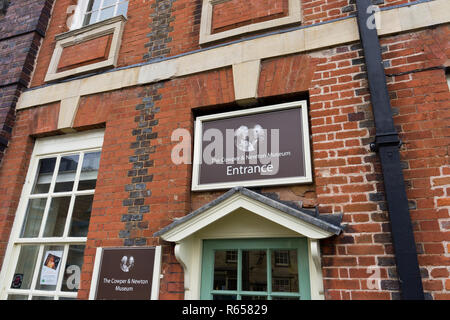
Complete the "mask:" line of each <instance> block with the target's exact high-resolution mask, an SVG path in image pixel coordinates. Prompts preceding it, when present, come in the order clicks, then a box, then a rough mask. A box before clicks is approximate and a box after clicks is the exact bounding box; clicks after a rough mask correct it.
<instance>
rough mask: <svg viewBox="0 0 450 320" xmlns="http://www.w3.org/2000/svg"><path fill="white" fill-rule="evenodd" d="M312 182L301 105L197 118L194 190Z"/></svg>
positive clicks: (282, 105) (307, 141)
mask: <svg viewBox="0 0 450 320" xmlns="http://www.w3.org/2000/svg"><path fill="white" fill-rule="evenodd" d="M311 181H312V177H311V160H310V150H309V129H308V115H307V108H306V102H305V101H301V102H296V103H286V104H280V105H275V106H268V107H262V108H255V109H250V110H244V111H238V112H229V113H222V114H219V115H211V116H203V117H199V118H197V121H196V136H195V151H194V173H193V186H192V189H193V190H208V189H225V188H230V187H234V186H258V185H276V184H293V183H302V182H303V183H307V182H311Z"/></svg>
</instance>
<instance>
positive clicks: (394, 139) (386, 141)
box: [370, 132, 403, 152]
mask: <svg viewBox="0 0 450 320" xmlns="http://www.w3.org/2000/svg"><path fill="white" fill-rule="evenodd" d="M402 144H403V142H402V140H400V138H399V136H398V134H397V133H396V132H395V133H387V134H380V135H378V134H377V135H376V136H375V141H374V142H371V143H370V151H372V152H378V150H380V147H385V146H392V145H394V146H395V145H396V146H398V147H399V148H400V147H401V146H402Z"/></svg>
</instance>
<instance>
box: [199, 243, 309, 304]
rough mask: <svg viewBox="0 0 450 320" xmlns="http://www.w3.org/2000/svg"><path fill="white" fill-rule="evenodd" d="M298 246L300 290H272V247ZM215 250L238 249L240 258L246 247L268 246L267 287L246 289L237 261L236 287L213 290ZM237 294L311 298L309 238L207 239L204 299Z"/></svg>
mask: <svg viewBox="0 0 450 320" xmlns="http://www.w3.org/2000/svg"><path fill="white" fill-rule="evenodd" d="M292 249H296V250H297V267H298V276H299V291H298V292H297V293H291V292H282V291H279V292H273V291H272V281H271V280H272V279H273V278H272V274H271V272H270V270H271V269H270V268H269V266H270V265H271V263H272V259H271V254H272V251H273V250H292ZM216 250H238V261H239V260H241V259H242V251H243V250H266V257H267V258H266V259H267V290H266V291H264V292H259V291H243V290H242V288H241V286H242V283H241V282H242V279H241V278H242V275H241V274H240V272H241V271H242V270H241V265H240V262H238V268H237V270H238V271H237V272H238V274H237V290H214V289H213V283H214V252H215V251H216ZM215 294H216V295H236V296H237V299H238V300H240V299H241V298H242V296H267V298H268V299H269V300H270V299H272V298H276V297H286V298H299V300H310V299H311V287H310V271H309V257H308V241H307V238H267V239H266V238H255V239H224V240H204V241H203V251H202V266H201V289H200V299H201V300H212V298H213V295H215Z"/></svg>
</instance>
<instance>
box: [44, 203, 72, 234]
mask: <svg viewBox="0 0 450 320" xmlns="http://www.w3.org/2000/svg"><path fill="white" fill-rule="evenodd" d="M69 206H70V197H60V198H53V199H52V202H51V204H50V210H49V212H48V217H47V223H46V225H45V230H44V237H62V236H63V233H64V226H65V225H66V218H67V212H68V211H69Z"/></svg>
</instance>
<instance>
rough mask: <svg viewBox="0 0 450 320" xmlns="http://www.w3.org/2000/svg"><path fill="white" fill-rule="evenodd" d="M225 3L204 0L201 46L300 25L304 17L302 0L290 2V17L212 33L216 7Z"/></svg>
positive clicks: (215, 0)
mask: <svg viewBox="0 0 450 320" xmlns="http://www.w3.org/2000/svg"><path fill="white" fill-rule="evenodd" d="M223 2H227V1H224V0H203V6H202V16H201V22H200V44H205V43H208V42H213V41H217V40H221V39H226V38H230V37H234V36H237V35H241V34H245V33H249V32H254V31H259V30H264V29H270V28H274V27H280V26H284V25H289V24H293V23H300V21H301V17H302V16H301V5H300V0H288V15H287V16H285V17H281V18H276V19H272V20H268V21H263V22H257V23H253V24H249V25H245V26H242V27H237V28H234V29H231V30H226V31H222V32H218V33H212V18H213V9H214V6H215V5H217V4H220V3H223Z"/></svg>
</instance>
